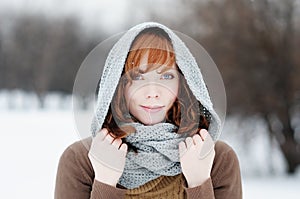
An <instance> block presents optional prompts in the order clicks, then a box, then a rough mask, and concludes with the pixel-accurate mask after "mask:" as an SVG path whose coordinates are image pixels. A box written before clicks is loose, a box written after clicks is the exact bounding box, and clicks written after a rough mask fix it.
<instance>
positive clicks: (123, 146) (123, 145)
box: [119, 143, 128, 154]
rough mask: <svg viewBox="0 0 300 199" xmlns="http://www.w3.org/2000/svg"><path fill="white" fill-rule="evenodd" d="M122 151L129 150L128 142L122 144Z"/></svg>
mask: <svg viewBox="0 0 300 199" xmlns="http://www.w3.org/2000/svg"><path fill="white" fill-rule="evenodd" d="M119 150H120V151H122V152H124V153H125V154H126V152H127V150H128V146H127V144H125V143H123V144H122V145H121V146H120V149H119Z"/></svg>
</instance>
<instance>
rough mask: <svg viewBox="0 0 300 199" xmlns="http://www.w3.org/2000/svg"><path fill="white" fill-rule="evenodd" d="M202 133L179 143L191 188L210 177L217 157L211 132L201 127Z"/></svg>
mask: <svg viewBox="0 0 300 199" xmlns="http://www.w3.org/2000/svg"><path fill="white" fill-rule="evenodd" d="M200 135H201V136H200ZM200 135H199V134H195V135H194V136H193V137H187V138H186V139H185V142H183V141H182V142H180V143H179V155H180V163H181V169H182V173H183V175H184V176H185V178H186V181H187V183H188V187H189V188H192V187H196V186H199V185H201V184H203V183H204V182H205V181H206V180H207V179H208V178H210V172H211V168H212V164H213V160H214V157H215V150H214V142H213V140H212V138H211V137H210V135H209V133H208V132H207V131H206V130H205V129H201V130H200Z"/></svg>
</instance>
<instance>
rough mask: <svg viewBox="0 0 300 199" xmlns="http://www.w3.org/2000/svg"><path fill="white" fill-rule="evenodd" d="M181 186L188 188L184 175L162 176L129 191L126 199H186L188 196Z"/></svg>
mask: <svg viewBox="0 0 300 199" xmlns="http://www.w3.org/2000/svg"><path fill="white" fill-rule="evenodd" d="M180 184H182V185H185V186H186V183H185V180H184V177H183V175H182V174H179V175H176V176H161V177H159V178H157V179H155V180H152V181H150V182H148V183H146V184H144V185H142V186H140V187H139V188H136V189H129V190H127V192H126V195H125V199H138V198H139V199H146V198H147V199H150V198H151V199H156V198H157V199H159V198H160V199H184V198H186V194H185V192H184V188H183V186H179V185H180Z"/></svg>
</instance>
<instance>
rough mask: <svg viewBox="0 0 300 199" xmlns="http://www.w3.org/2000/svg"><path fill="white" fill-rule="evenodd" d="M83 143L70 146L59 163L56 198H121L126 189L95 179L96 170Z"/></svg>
mask: <svg viewBox="0 0 300 199" xmlns="http://www.w3.org/2000/svg"><path fill="white" fill-rule="evenodd" d="M80 144H81V143H80V142H77V143H74V144H73V145H71V146H69V147H68V148H67V149H66V150H65V151H64V152H63V154H62V156H61V157H60V160H59V164H58V170H57V176H56V184H55V193H54V196H55V197H54V198H55V199H70V198H72V199H99V198H101V199H120V198H124V197H125V193H126V190H125V189H120V188H116V187H112V186H109V185H106V184H104V183H101V182H99V181H97V180H94V172H93V170H92V167H91V165H90V162H89V160H88V158H86V157H87V154H85V153H87V151H86V150H84V149H83V148H84V147H82V146H79V145H80Z"/></svg>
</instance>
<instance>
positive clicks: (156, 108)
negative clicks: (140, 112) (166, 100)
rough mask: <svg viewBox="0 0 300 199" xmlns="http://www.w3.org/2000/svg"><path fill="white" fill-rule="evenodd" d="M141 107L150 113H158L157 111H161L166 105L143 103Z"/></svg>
mask: <svg viewBox="0 0 300 199" xmlns="http://www.w3.org/2000/svg"><path fill="white" fill-rule="evenodd" d="M141 107H142V108H143V109H144V110H145V111H147V112H149V113H156V112H159V111H161V110H162V109H163V108H164V107H165V106H159V105H154V106H144V105H141Z"/></svg>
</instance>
